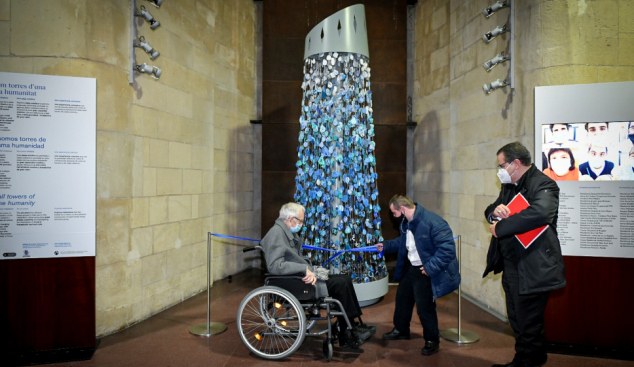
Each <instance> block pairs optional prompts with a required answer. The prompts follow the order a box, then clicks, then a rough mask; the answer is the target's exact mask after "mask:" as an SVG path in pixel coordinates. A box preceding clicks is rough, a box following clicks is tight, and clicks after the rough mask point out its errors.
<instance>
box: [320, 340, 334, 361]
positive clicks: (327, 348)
mask: <svg viewBox="0 0 634 367" xmlns="http://www.w3.org/2000/svg"><path fill="white" fill-rule="evenodd" d="M322 351H323V352H324V358H326V362H330V361H331V360H332V340H331V339H330V338H326V339H325V340H324V343H323V345H322Z"/></svg>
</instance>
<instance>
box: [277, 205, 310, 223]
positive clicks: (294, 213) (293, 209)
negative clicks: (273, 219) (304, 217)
mask: <svg viewBox="0 0 634 367" xmlns="http://www.w3.org/2000/svg"><path fill="white" fill-rule="evenodd" d="M305 211H306V209H304V207H303V206H301V205H299V204H297V203H286V204H284V205H282V209H280V218H282V219H284V220H290V219H291V218H293V217H299V213H300V212H305Z"/></svg>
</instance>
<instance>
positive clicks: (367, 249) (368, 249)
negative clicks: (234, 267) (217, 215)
mask: <svg viewBox="0 0 634 367" xmlns="http://www.w3.org/2000/svg"><path fill="white" fill-rule="evenodd" d="M209 234H210V235H212V236H216V237H222V238H233V239H236V240H246V241H254V242H260V240H256V239H253V238H245V237H235V236H227V235H224V234H218V233H209ZM453 239H454V240H457V239H458V236H456V237H454V238H453ZM302 248H304V249H307V250H319V251H327V252H336V254H334V255H333V256H331V257H330V258H329V259H328V260H326V261H325V262H323V263H322V264H321V266H325V265H326V264H328V263H329V262H331V261H332V260H334V259H336V258H337V257H338V256H339V255H341V254H343V253H344V252H379V249H378V248H376V247H374V246H368V247H357V248H351V249H346V250H335V249H331V248H323V247H316V246H308V245H302ZM382 257H383V251H381V252H379V259H380V258H382Z"/></svg>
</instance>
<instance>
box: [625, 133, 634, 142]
mask: <svg viewBox="0 0 634 367" xmlns="http://www.w3.org/2000/svg"><path fill="white" fill-rule="evenodd" d="M627 138H628V139H630V141H631V142H632V144H634V134H630V135H628V136H627Z"/></svg>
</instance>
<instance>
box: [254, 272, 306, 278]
mask: <svg viewBox="0 0 634 367" xmlns="http://www.w3.org/2000/svg"><path fill="white" fill-rule="evenodd" d="M304 277H305V275H304V274H302V273H297V274H289V275H274V274H270V273H266V274H264V278H265V279H297V278H299V279H303V278H304Z"/></svg>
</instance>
